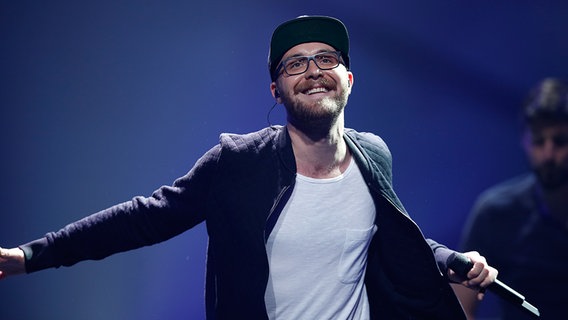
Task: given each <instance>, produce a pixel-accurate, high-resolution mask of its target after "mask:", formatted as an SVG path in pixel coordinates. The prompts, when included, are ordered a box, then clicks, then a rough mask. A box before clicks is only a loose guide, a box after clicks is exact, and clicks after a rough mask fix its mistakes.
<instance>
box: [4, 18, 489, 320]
mask: <svg viewBox="0 0 568 320" xmlns="http://www.w3.org/2000/svg"><path fill="white" fill-rule="evenodd" d="M268 67H269V71H270V76H271V79H272V82H271V84H270V90H271V92H272V94H273V95H274V97H275V99H276V102H278V103H282V104H283V105H284V107H285V108H286V113H287V123H286V125H285V126H271V127H268V128H264V129H262V130H260V131H257V132H253V133H249V134H245V135H234V134H223V135H221V138H220V142H219V144H218V145H216V146H214V147H213V148H212V149H211V150H209V151H208V152H207V153H206V154H205V155H204V156H203V157H202V158H201V159H199V160H198V162H197V163H196V164H195V166H194V167H193V168H192V169H191V170H190V171H189V173H188V174H187V175H185V176H183V177H180V178H179V179H177V180H176V181H175V182H174V184H173V185H172V186H165V187H161V188H159V189H158V190H156V191H155V192H154V193H153V194H152V196H150V197H136V198H134V199H133V200H131V201H128V202H124V203H121V204H118V205H116V206H113V207H111V208H108V209H106V210H102V211H100V212H98V213H95V214H93V215H91V216H88V217H86V218H84V219H82V220H79V221H77V222H74V223H72V224H70V225H68V226H66V227H64V228H63V229H61V230H60V231H58V232H53V233H48V234H47V235H46V237H44V238H41V239H38V240H35V241H32V242H30V243H27V244H24V245H21V246H20V247H19V248H13V249H2V250H0V277H6V276H9V275H13V274H18V273H24V272H28V273H29V272H35V271H38V270H42V269H45V268H52V267H59V266H62V265H63V266H70V265H73V264H75V263H77V262H79V261H82V260H88V259H102V258H104V257H107V256H109V255H111V254H114V253H118V252H122V251H126V250H132V249H135V248H139V247H142V246H145V245H152V244H155V243H158V242H161V241H164V240H167V239H169V238H171V237H174V236H176V235H178V234H180V233H182V232H184V231H186V230H188V229H191V228H192V227H194V226H195V225H197V224H199V223H202V222H205V223H206V224H207V231H208V235H209V244H208V251H207V253H208V256H207V279H206V280H207V284H206V308H207V317H208V318H210V319H451V320H455V319H464V318H465V316H464V314H463V311H462V309H461V306H460V304H459V302H458V300H457V299H456V297H455V295H454V294H453V291H452V290H451V288H450V286H449V282H450V281H453V282H460V283H462V284H464V285H466V286H468V287H471V288H474V289H480V288H482V287H486V286H488V285H489V284H491V283H492V282H493V281H494V279H495V277H496V274H497V271H496V270H495V269H494V268H492V267H489V266H488V265H487V264H486V263H485V259H484V258H483V257H481V256H479V254H477V253H475V252H469V253H466V255H467V256H468V257H469V258H470V259H471V261H472V262H473V267H472V268H471V270H470V271H469V272H468V274H467V279H464V278H460V277H458V276H457V275H456V274H454V272H453V271H452V270H449V269H448V268H447V266H446V261H447V258H448V256H449V255H450V254H451V253H453V252H454V251H452V250H450V249H448V248H446V247H445V246H443V245H440V244H438V243H436V242H434V241H432V240H427V239H425V238H424V237H423V235H422V232H421V231H420V229H419V228H418V226H417V225H416V224H415V223H414V222H413V221H412V220H411V218H410V217H409V215H408V213H407V212H406V210H405V209H404V207H403V205H402V203H401V201H400V200H399V198H398V197H397V196H396V193H395V191H394V190H393V187H392V180H391V179H392V173H391V154H390V152H389V150H388V148H387V146H386V144H385V143H384V142H383V140H382V139H381V138H379V137H378V136H376V135H373V134H370V133H359V132H357V131H355V130H353V129H347V128H345V124H344V111H345V106H346V105H347V101H348V97H349V95H350V94H351V90H352V88H353V84H354V76H353V73H352V72H351V71H350V68H349V37H348V34H347V30H346V28H345V26H344V24H343V23H342V22H341V21H339V20H337V19H335V18H331V17H323V16H302V17H298V18H296V19H293V20H290V21H287V22H285V23H283V24H281V25H280V26H278V27H277V28H276V30H275V31H274V33H273V36H272V40H271V43H270V53H269V59H268Z"/></svg>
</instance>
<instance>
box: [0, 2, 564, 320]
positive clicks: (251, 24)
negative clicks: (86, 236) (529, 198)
mask: <svg viewBox="0 0 568 320" xmlns="http://www.w3.org/2000/svg"><path fill="white" fill-rule="evenodd" d="M566 12H568V2H565V1H560V0H559V1H530V0H517V1H477V2H452V1H441V0H433V1H420V0H402V1H400V0H397V1H372V2H371V1H351V2H346V1H335V0H330V1H327V2H325V3H322V2H316V1H314V2H313V3H312V2H310V1H296V0H289V1H280V2H270V1H260V0H256V1H240V2H239V1H215V0H213V1H203V2H196V1H181V0H177V1H156V0H151V1H128V0H118V1H116V0H114V1H109V0H98V1H92V2H83V1H68V0H66V1H28V0H20V1H13V0H0V107H1V108H2V113H1V117H0V148H1V150H2V157H1V166H0V170H1V171H0V174H1V177H2V179H0V187H1V193H0V196H1V200H0V201H1V203H2V207H1V208H0V212H1V217H2V219H1V220H0V245H1V246H3V247H12V246H17V245H19V244H21V243H24V242H26V241H29V240H33V239H35V238H38V237H41V236H43V235H44V234H45V233H46V232H48V231H53V230H57V229H59V228H60V227H62V226H64V225H65V224H67V223H69V222H71V221H74V220H76V219H79V218H81V217H83V216H85V215H87V214H90V213H94V212H96V211H98V210H101V209H104V208H106V207H108V206H110V205H113V204H115V203H118V202H122V201H127V200H129V199H131V198H132V197H134V196H136V195H150V194H151V193H152V191H153V190H155V189H156V188H158V187H159V186H161V185H164V184H171V183H172V182H173V180H174V179H175V178H177V177H179V176H181V175H183V174H185V173H186V172H187V171H188V170H189V169H190V168H191V166H192V165H193V164H194V162H195V161H196V160H197V159H198V158H199V157H200V156H201V155H202V154H203V153H204V152H205V151H207V150H208V149H209V148H210V147H211V146H213V145H214V144H215V143H216V142H217V139H218V136H219V134H220V133H222V132H235V133H245V132H249V131H255V130H258V129H260V128H262V127H264V126H266V125H267V113H268V110H269V109H270V107H271V106H272V104H273V102H274V101H273V98H272V97H271V95H270V92H269V84H270V79H269V76H268V72H267V69H266V57H267V53H268V42H269V40H270V35H271V32H272V30H273V29H274V28H275V27H276V26H277V25H278V24H279V23H280V22H282V21H284V20H287V19H290V18H293V17H296V16H298V15H301V14H323V15H332V16H336V17H338V18H340V19H342V20H343V21H344V22H345V23H346V24H347V26H348V28H349V31H350V34H351V44H352V53H351V60H352V71H353V72H354V74H355V83H354V88H353V94H352V95H351V98H350V102H349V105H348V107H347V116H346V124H347V126H348V127H353V128H356V129H358V130H360V131H372V132H374V133H376V134H379V135H380V136H382V137H383V138H384V139H385V140H386V142H387V143H388V144H389V146H390V148H391V151H392V153H393V157H394V179H395V180H394V181H395V187H396V189H397V192H398V194H399V196H400V197H401V198H402V199H403V201H404V203H405V206H406V208H407V209H408V211H409V212H410V213H411V215H412V216H413V217H414V219H415V220H416V221H417V223H418V224H419V225H420V226H421V228H422V230H423V232H424V234H425V235H426V236H427V237H431V238H434V239H436V240H438V241H440V242H443V243H446V244H447V245H448V246H450V247H455V246H456V245H457V243H458V240H459V236H460V231H461V228H462V226H463V223H464V220H465V218H466V216H467V214H468V212H469V210H470V207H471V205H472V203H473V201H474V199H475V197H476V196H477V194H478V193H479V192H480V191H482V190H483V189H484V188H486V187H488V186H490V185H492V184H493V183H496V182H498V181H501V180H502V179H505V178H507V177H510V176H512V175H515V174H517V173H520V172H522V171H524V170H525V168H526V166H525V161H524V158H523V154H522V153H521V150H520V148H519V144H518V131H517V129H518V128H517V122H516V121H517V118H516V117H517V110H518V107H519V105H520V103H521V101H522V100H523V98H524V97H525V94H526V92H527V90H528V89H529V88H530V87H531V86H532V85H534V84H535V83H536V82H538V81H539V80H540V79H542V78H543V77H547V76H560V77H568V69H567V66H568V60H567V59H566V57H567V52H568V41H566V30H568V20H567V19H566ZM270 119H271V122H272V123H283V111H282V107H281V106H278V107H276V109H275V110H274V111H273V112H272V114H271V116H270ZM206 243H207V239H206V232H205V228H204V226H199V227H197V228H195V230H191V231H188V232H186V233H184V234H182V235H180V236H178V237H176V238H174V239H172V240H170V241H168V242H165V243H162V244H158V245H155V246H152V247H147V248H143V249H140V250H137V251H133V252H128V253H123V254H118V255H115V256H112V257H109V258H107V259H105V260H103V261H98V262H91V261H88V262H82V263H79V264H77V265H75V266H74V267H72V268H60V269H53V270H45V271H42V272H39V273H35V274H31V275H28V276H21V277H14V278H10V279H7V280H6V281H3V282H1V283H0V310H2V311H1V313H0V317H1V318H2V319H7V320H18V319H24V320H26V319H83V320H90V319H93V320H94V319H105V320H111V319H137V320H153V319H170V320H172V319H202V318H203V317H204V312H203V287H204V285H203V283H204V280H203V279H204V264H205V248H206ZM528 298H530V297H528ZM529 300H530V299H529ZM488 305H490V304H488ZM487 309H488V311H487V314H488V315H489V314H491V312H492V310H490V309H491V308H489V307H487Z"/></svg>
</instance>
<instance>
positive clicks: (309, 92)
mask: <svg viewBox="0 0 568 320" xmlns="http://www.w3.org/2000/svg"><path fill="white" fill-rule="evenodd" d="M318 92H327V90H326V89H325V88H313V89H310V90H308V92H306V93H307V94H313V93H318Z"/></svg>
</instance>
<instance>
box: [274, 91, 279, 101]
mask: <svg viewBox="0 0 568 320" xmlns="http://www.w3.org/2000/svg"><path fill="white" fill-rule="evenodd" d="M274 98H276V99H278V98H280V91H278V89H274Z"/></svg>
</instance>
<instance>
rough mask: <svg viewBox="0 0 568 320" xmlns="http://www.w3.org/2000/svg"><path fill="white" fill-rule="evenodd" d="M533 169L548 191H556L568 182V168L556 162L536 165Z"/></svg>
mask: <svg viewBox="0 0 568 320" xmlns="http://www.w3.org/2000/svg"><path fill="white" fill-rule="evenodd" d="M533 171H534V172H535V174H536V176H537V177H538V180H539V182H540V183H541V185H542V187H543V188H544V189H545V190H546V191H554V190H556V189H558V188H560V187H562V186H564V185H566V184H568V168H567V167H563V166H560V165H558V164H556V163H554V162H545V163H543V164H541V165H538V166H534V167H533Z"/></svg>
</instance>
